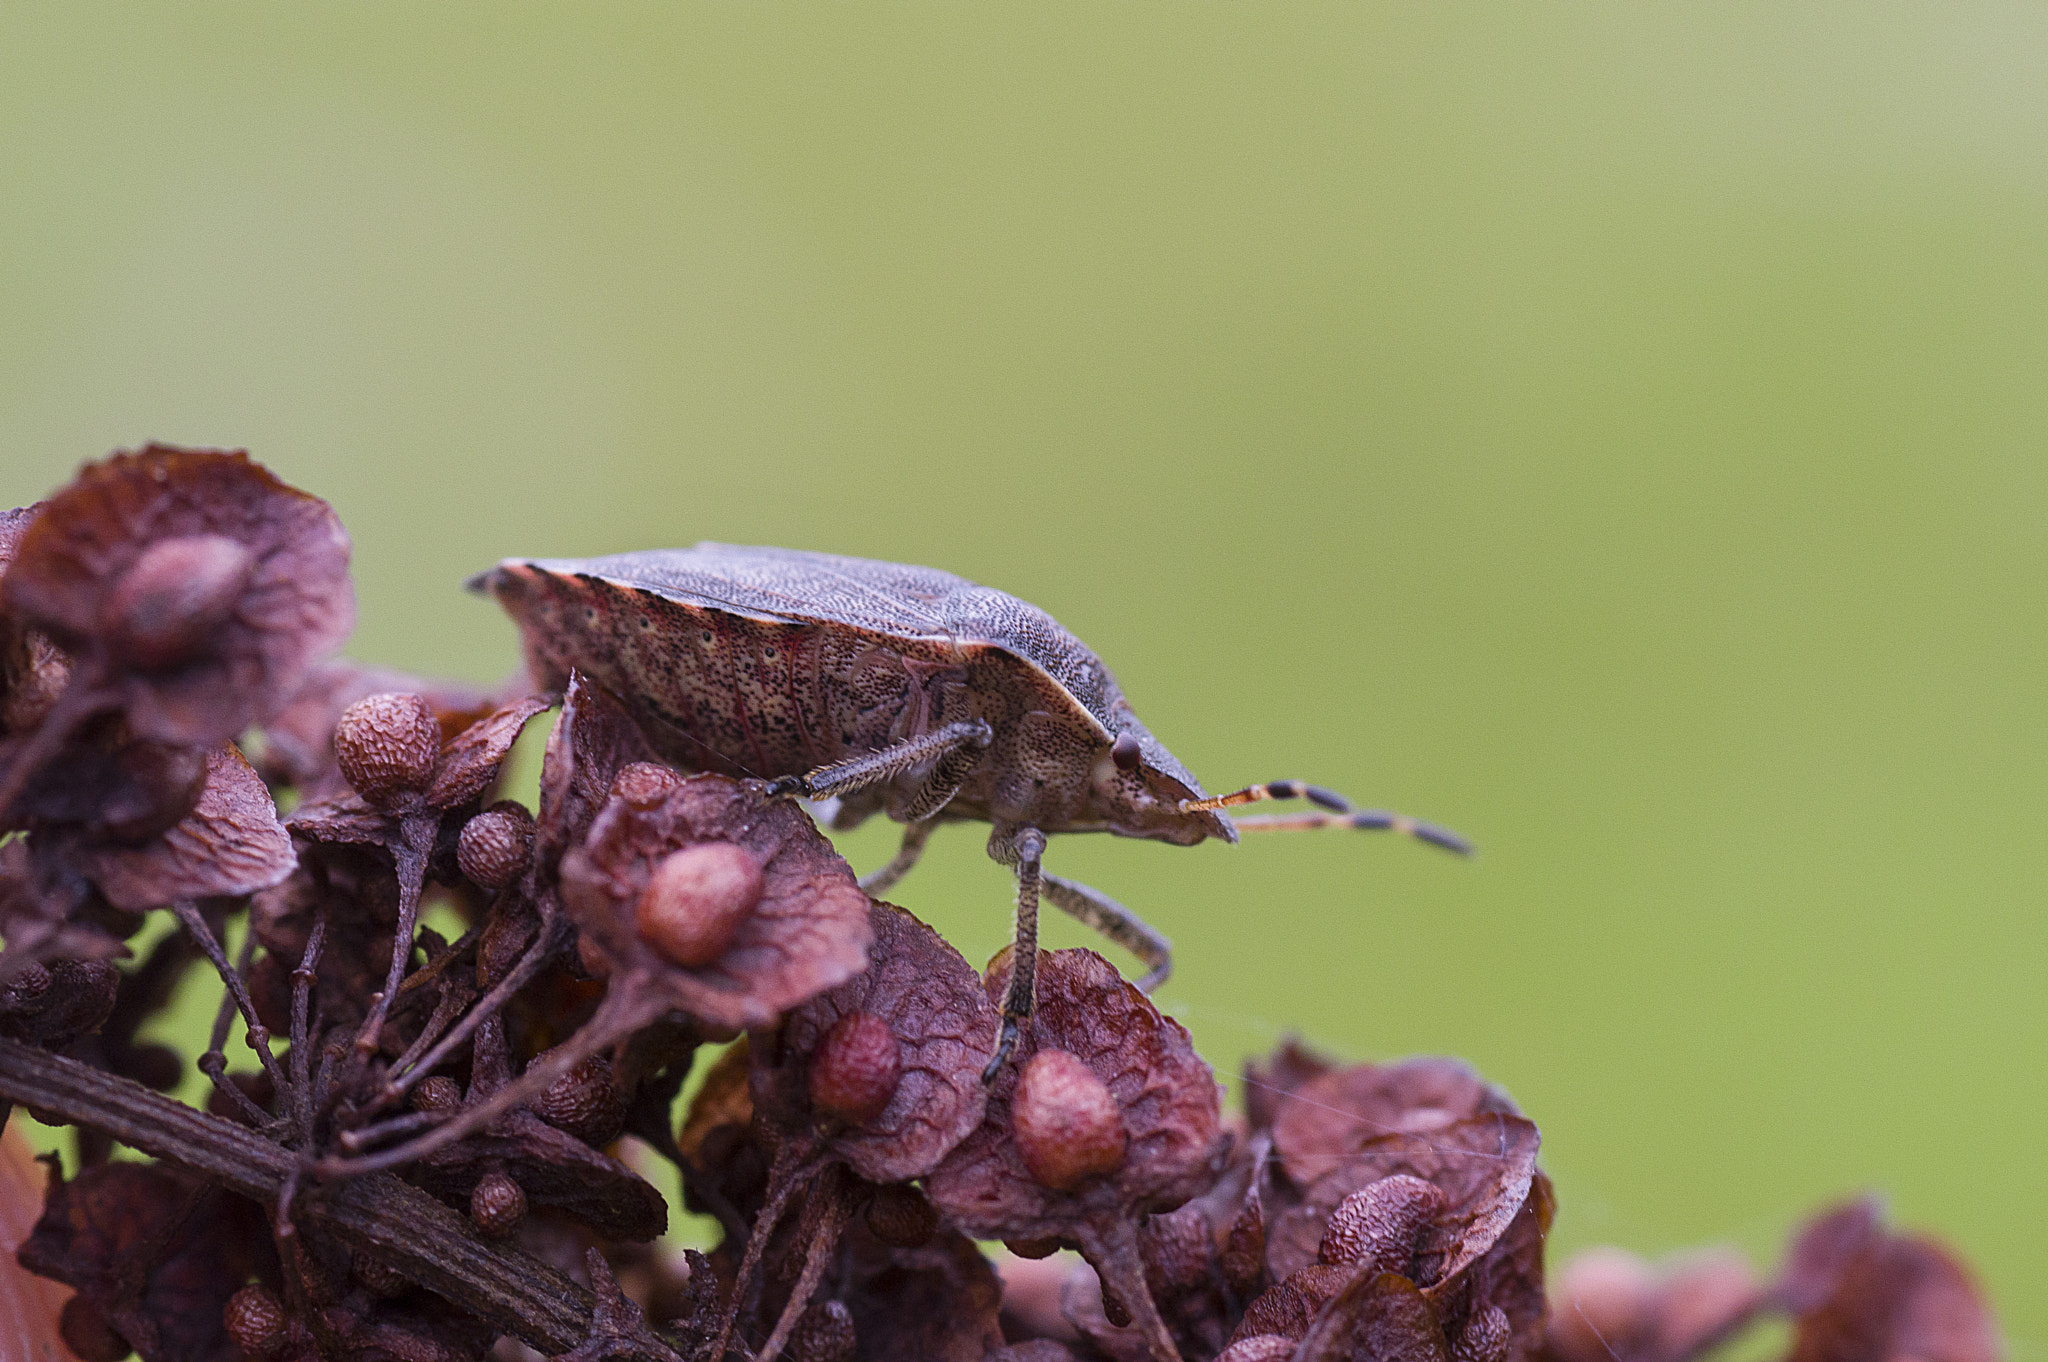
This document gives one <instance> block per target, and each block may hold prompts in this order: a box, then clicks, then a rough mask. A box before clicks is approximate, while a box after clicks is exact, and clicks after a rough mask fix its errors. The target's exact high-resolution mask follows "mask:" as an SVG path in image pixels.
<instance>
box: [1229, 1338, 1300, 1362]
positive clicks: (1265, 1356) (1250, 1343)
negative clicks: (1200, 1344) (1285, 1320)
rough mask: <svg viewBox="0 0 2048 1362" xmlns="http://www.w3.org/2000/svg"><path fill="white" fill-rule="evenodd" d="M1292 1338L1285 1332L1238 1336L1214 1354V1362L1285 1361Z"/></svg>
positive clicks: (1290, 1353) (1292, 1341) (1289, 1352)
mask: <svg viewBox="0 0 2048 1362" xmlns="http://www.w3.org/2000/svg"><path fill="white" fill-rule="evenodd" d="M1292 1356H1294V1340H1293V1339H1291V1338H1289V1337H1288V1336H1287V1335H1285V1334H1253V1335H1252V1336H1251V1337H1250V1338H1240V1339H1239V1340H1238V1341H1237V1342H1235V1343H1233V1344H1231V1345H1230V1346H1229V1347H1228V1348H1225V1349H1224V1350H1223V1351H1222V1352H1220V1353H1218V1354H1217V1355H1216V1362H1287V1359H1288V1358H1290V1357H1292Z"/></svg>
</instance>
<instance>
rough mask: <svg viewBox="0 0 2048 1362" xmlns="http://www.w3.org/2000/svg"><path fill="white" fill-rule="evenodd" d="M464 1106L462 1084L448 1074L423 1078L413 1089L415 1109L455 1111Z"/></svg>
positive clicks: (413, 1106) (413, 1107)
mask: <svg viewBox="0 0 2048 1362" xmlns="http://www.w3.org/2000/svg"><path fill="white" fill-rule="evenodd" d="M461 1106H462V1085H461V1084H460V1083H457V1082H456V1081H455V1080H454V1079H452V1078H450V1077H448V1075H446V1074H435V1075H434V1076H433V1077H432V1078H428V1079H423V1080H421V1082H420V1085H419V1086H418V1087H417V1088H414V1089H413V1090H412V1109H413V1110H414V1111H455V1110H457V1109H459V1108H460V1107H461Z"/></svg>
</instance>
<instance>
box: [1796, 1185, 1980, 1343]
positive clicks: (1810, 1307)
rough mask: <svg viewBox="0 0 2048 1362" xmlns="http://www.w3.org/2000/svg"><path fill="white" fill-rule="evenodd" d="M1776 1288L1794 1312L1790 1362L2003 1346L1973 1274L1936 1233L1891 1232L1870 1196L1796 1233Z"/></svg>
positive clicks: (1821, 1216) (1825, 1214)
mask: <svg viewBox="0 0 2048 1362" xmlns="http://www.w3.org/2000/svg"><path fill="white" fill-rule="evenodd" d="M1779 1292H1780V1295H1781V1297H1782V1299H1783V1300H1784V1301H1785V1303H1786V1305H1787V1306H1788V1307H1789V1308H1790V1310H1791V1311H1792V1314H1793V1317H1794V1331H1793V1336H1792V1353H1791V1359H1790V1362H1853V1360H1854V1359H1862V1358H1872V1357H1879V1358H1905V1357H1911V1358H1920V1359H1925V1362H1996V1359H1998V1358H1999V1357H2001V1356H2002V1354H2003V1351H2004V1350H2003V1348H2002V1347H2001V1346H2000V1344H1999V1339H1998V1331H1997V1329H1996V1327H1995V1326H1994V1325H1993V1323H1992V1320H1991V1312H1990V1311H1989V1310H1988V1309H1987V1308H1986V1307H1985V1305H1984V1300H1983V1297H1982V1295H1981V1294H1979V1292H1978V1290H1977V1286H1976V1283H1974V1282H1973V1281H1971V1280H1970V1274H1969V1272H1968V1271H1967V1270H1966V1269H1965V1268H1964V1267H1963V1266H1962V1265H1961V1264H1960V1263H1958V1262H1957V1261H1956V1260H1955V1258H1954V1257H1953V1256H1952V1255H1951V1254H1950V1253H1949V1252H1948V1251H1947V1250H1946V1249H1944V1248H1943V1247H1942V1246H1941V1245H1939V1244H1936V1243H1934V1242H1933V1241H1932V1240H1929V1239H1924V1238H1920V1237H1916V1236H1913V1235H1901V1234H1894V1233H1892V1232H1891V1231H1889V1230H1887V1229H1886V1228H1885V1227H1884V1223H1883V1217H1882V1215H1881V1213H1880V1211H1879V1209H1878V1207H1877V1205H1876V1203H1874V1202H1872V1201H1869V1200H1864V1201H1856V1202H1851V1203H1849V1204H1848V1205H1845V1206H1841V1207H1838V1208H1836V1209H1834V1210H1832V1211H1828V1212H1825V1213H1823V1214H1821V1215H1819V1216H1816V1217H1815V1218H1814V1219H1813V1220H1811V1221H1809V1222H1808V1223H1807V1224H1806V1225H1805V1226H1804V1227H1803V1228H1802V1229H1801V1230H1800V1231H1799V1232H1798V1234H1796V1235H1795V1236H1794V1238H1793V1241H1792V1245H1791V1248H1790V1249H1789V1251H1788V1252H1787V1254H1786V1263H1785V1268H1784V1273H1783V1278H1782V1281H1781V1283H1780V1286H1779Z"/></svg>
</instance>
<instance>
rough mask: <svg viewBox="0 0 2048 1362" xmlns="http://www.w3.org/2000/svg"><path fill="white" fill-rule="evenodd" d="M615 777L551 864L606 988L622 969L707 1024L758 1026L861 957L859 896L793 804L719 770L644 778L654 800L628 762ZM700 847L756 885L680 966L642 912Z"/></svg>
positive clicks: (863, 907)
mask: <svg viewBox="0 0 2048 1362" xmlns="http://www.w3.org/2000/svg"><path fill="white" fill-rule="evenodd" d="M645 774H651V773H645ZM620 780H621V781H622V782H623V785H624V788H620V787H619V786H618V785H615V786H614V790H613V794H612V796H611V798H610V799H609V800H608V801H607V802H606V803H605V805H604V808H603V810H602V812H601V813H599V814H598V816H597V818H596V819H595V821H594V822H593V823H592V824H591V826H590V831H589V834H588V836H587V837H586V839H585V841H584V844H583V845H582V846H580V847H575V848H572V849H571V850H570V851H569V852H568V853H567V854H566V855H565V856H563V858H562V863H561V882H562V893H563V899H564V903H565V905H566V906H567V907H568V909H569V912H570V914H571V915H572V916H573V918H574V919H575V922H576V925H577V927H578V929H579V930H580V931H581V932H582V933H583V935H584V936H585V938H587V939H588V940H590V941H591V942H592V943H593V946H594V948H595V950H596V951H597V953H598V956H599V958H600V959H601V960H603V962H604V963H605V965H606V966H607V968H608V969H609V972H610V974H611V976H612V981H613V983H612V987H613V988H614V990H617V989H618V988H620V987H621V985H620V983H619V976H620V975H621V974H623V973H626V972H629V971H630V972H632V973H634V974H635V975H637V976H638V978H639V980H640V981H641V982H639V983H638V984H637V985H636V987H637V988H639V989H641V990H643V991H644V992H645V994H646V995H647V997H648V998H649V999H650V1000H656V999H658V1000H659V1001H660V1002H661V1003H663V1004H665V1005H666V1006H669V1007H676V1008H680V1009H682V1010H683V1011H685V1012H687V1013H689V1014H690V1015H691V1016H693V1017H698V1018H701V1019H703V1020H705V1021H708V1022H711V1023H713V1024H723V1025H727V1026H766V1025H768V1024H770V1023H772V1022H773V1021H774V1020H775V1019H776V1018H777V1017H779V1016H780V1015H781V1014H782V1013H783V1012H784V1011H785V1010H787V1009H788V1008H790V1007H793V1006H795V1005H796V1004H798V1003H801V1002H803V1001H804V1000H805V999H807V998H810V997H813V996H815V995H816V994H818V993H821V992H823V991H824V990H826V989H828V988H831V987H832V986H833V985H835V984H838V983H840V982H842V981H843V980H845V979H847V978H849V977H851V976H852V975H854V974H857V973H859V972H860V970H861V969H862V967H864V966H865V965H866V964H867V944H868V938H869V928H868V900H867V896H866V895H864V894H862V893H861V892H860V889H859V887H858V886H857V885H856V884H855V883H854V878H853V872H852V871H851V870H850V869H848V868H847V865H846V862H845V861H843V860H841V859H840V858H839V855H838V853H837V852H835V851H833V850H832V846H831V844H830V843H829V842H827V841H826V840H825V839H824V837H823V835H822V834H820V833H819V832H818V830H817V828H816V826H814V825H813V824H812V822H811V820H810V819H809V818H807V817H805V816H804V814H803V812H802V811H801V810H800V809H797V808H796V807H795V806H794V805H792V804H790V803H789V802H788V801H787V800H770V799H766V798H763V797H762V795H761V793H760V788H759V786H758V785H744V784H742V783H740V782H738V781H733V780H728V779H726V778H725V777H723V776H693V777H691V778H689V779H687V780H680V781H673V782H671V781H668V780H660V781H654V782H651V784H652V786H653V787H654V788H656V789H660V790H664V791H666V793H665V794H662V795H661V796H660V797H659V798H656V797H655V796H654V794H653V793H652V792H651V791H650V790H649V789H645V788H642V787H644V786H649V785H650V782H649V781H648V780H647V779H645V778H643V773H641V772H639V771H638V770H637V769H636V768H632V767H629V768H627V770H626V772H622V773H621V776H620ZM709 844H722V845H725V846H728V847H731V848H734V849H735V850H737V851H739V852H741V853H743V854H744V855H745V856H746V857H748V858H749V859H750V860H751V861H752V862H753V863H754V864H755V865H757V866H759V867H760V876H761V890H760V895H759V897H758V899H757V900H756V901H755V902H754V903H753V904H752V905H751V907H750V908H749V909H748V910H747V911H746V912H745V913H744V914H743V915H741V916H740V917H739V918H738V921H737V923H736V924H735V925H734V926H733V928H732V930H731V933H730V935H729V936H727V938H726V943H725V948H724V949H723V950H722V951H721V952H720V953H719V954H718V955H717V956H716V957H714V958H712V959H711V960H710V961H708V962H707V963H705V964H703V965H699V966H694V967H693V966H686V965H682V964H679V963H677V962H675V961H674V960H671V959H670V958H669V957H668V956H666V955H665V954H663V953H662V952H661V951H660V950H657V949H656V948H655V947H654V946H653V945H650V944H649V942H648V940H647V938H646V936H645V935H643V933H642V931H641V929H640V910H641V905H642V903H643V902H644V901H645V900H646V899H647V897H648V895H649V889H650V886H652V885H654V884H656V883H657V872H658V871H660V869H661V868H662V867H663V866H664V865H669V864H673V863H672V862H670V860H669V858H670V857H671V856H672V855H673V854H674V853H676V852H678V851H682V850H684V849H686V848H690V847H697V846H704V845H709Z"/></svg>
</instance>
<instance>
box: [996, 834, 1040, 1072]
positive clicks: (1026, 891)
mask: <svg viewBox="0 0 2048 1362" xmlns="http://www.w3.org/2000/svg"><path fill="white" fill-rule="evenodd" d="M988 854H989V855H990V856H992V857H994V858H995V859H996V860H998V861H1001V862H1002V863H1004V864H1005V865H1009V866H1013V867H1015V869H1016V871H1017V922H1016V930H1015V933H1014V935H1013V937H1012V939H1011V945H1010V987H1009V989H1008V990H1007V991H1006V992H1005V993H1004V994H1003V1029H1002V1033H1001V1034H1000V1035H999V1036H997V1038H996V1052H995V1055H994V1056H993V1057H992V1058H991V1059H990V1060H989V1062H988V1067H987V1068H986V1069H983V1070H982V1071H981V1081H982V1082H983V1083H993V1082H995V1081H996V1075H997V1074H999V1073H1001V1072H1002V1071H1003V1064H1004V1062H1005V1061H1006V1060H1008V1059H1009V1057H1010V1051H1012V1050H1014V1049H1016V1048H1017V1032H1018V1029H1019V1027H1021V1026H1022V1025H1023V1023H1025V1022H1028V1021H1030V1020H1031V1013H1032V1011H1033V1009H1034V1008H1036V1006H1037V1005H1038V889H1039V884H1040V882H1041V880H1042V878H1043V873H1044V872H1043V871H1042V870H1041V869H1040V868H1039V863H1040V861H1041V860H1042V859H1043V858H1044V856H1045V834H1044V833H1042V832H1040V831H1039V830H1038V829H1037V828H1033V827H1022V828H1000V827H999V828H997V829H996V830H995V831H994V832H993V833H991V834H989V839H988Z"/></svg>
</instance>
